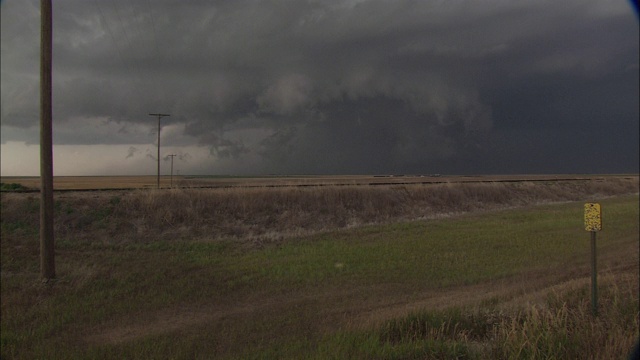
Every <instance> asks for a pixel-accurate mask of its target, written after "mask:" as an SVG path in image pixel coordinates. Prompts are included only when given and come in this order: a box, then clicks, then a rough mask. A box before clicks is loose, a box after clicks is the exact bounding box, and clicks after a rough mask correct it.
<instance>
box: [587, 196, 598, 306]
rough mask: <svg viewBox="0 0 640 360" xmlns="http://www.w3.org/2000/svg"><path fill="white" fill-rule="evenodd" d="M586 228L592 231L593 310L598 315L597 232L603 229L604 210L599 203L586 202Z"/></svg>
mask: <svg viewBox="0 0 640 360" xmlns="http://www.w3.org/2000/svg"><path fill="white" fill-rule="evenodd" d="M584 229H585V230H587V231H589V232H591V311H592V312H593V315H594V316H596V315H598V283H597V281H598V272H597V269H596V233H597V232H598V231H601V230H602V210H601V209H600V204H598V203H586V204H584Z"/></svg>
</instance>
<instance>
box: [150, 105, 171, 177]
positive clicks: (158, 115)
mask: <svg viewBox="0 0 640 360" xmlns="http://www.w3.org/2000/svg"><path fill="white" fill-rule="evenodd" d="M149 116H157V117H158V189H160V118H162V117H164V116H171V115H169V114H149Z"/></svg>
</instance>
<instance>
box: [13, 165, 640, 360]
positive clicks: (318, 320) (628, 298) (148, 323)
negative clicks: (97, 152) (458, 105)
mask: <svg viewBox="0 0 640 360" xmlns="http://www.w3.org/2000/svg"><path fill="white" fill-rule="evenodd" d="M3 181H4V179H3ZM637 192H638V178H637V176H631V177H605V178H600V179H595V180H577V181H563V182H555V181H535V182H533V181H530V182H526V181H525V182H520V183H511V182H505V183H500V182H495V183H466V184H459V183H448V184H433V185H402V186H373V187H366V186H339V187H332V186H325V187H303V188H255V187H252V188H224V189H179V190H178V189H174V190H164V191H154V190H144V191H143V190H138V191H118V192H107V193H104V192H99V193H94V192H71V193H70V192H65V193H58V194H56V215H57V217H56V219H57V220H56V239H57V263H58V280H56V281H55V282H53V283H50V284H47V285H42V284H40V283H39V281H38V241H37V216H38V206H37V204H38V201H37V194H32V193H26V194H25V193H11V194H9V193H3V194H2V241H1V244H2V358H3V359H4V358H214V357H215V358H381V359H382V358H418V359H420V358H456V357H458V358H487V357H491V358H532V357H537V358H540V357H542V358H545V354H546V358H549V357H556V358H572V357H575V355H576V354H577V353H576V351H581V352H580V354H583V355H584V354H591V356H592V357H593V358H602V354H618V355H619V356H618V357H621V356H624V352H625V351H626V349H627V348H628V347H630V344H631V343H632V342H633V340H634V338H637V334H638V330H637V329H638V296H637V288H638V285H637V284H638V222H637V219H638V197H637ZM593 200H598V201H600V202H602V204H603V208H604V214H605V231H603V232H602V233H601V234H600V237H599V251H600V268H601V284H602V285H601V297H602V299H601V303H602V313H601V315H600V317H599V318H593V317H591V316H590V314H589V311H588V310H589V305H588V274H589V270H588V252H589V249H588V234H587V233H586V232H585V231H584V230H583V229H582V202H583V201H593ZM526 324H529V325H531V324H534V325H535V326H536V328H526V327H523V326H524V325H526ZM525 344H526V346H525ZM587 357H589V356H587Z"/></svg>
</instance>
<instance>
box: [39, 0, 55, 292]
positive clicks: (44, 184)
mask: <svg viewBox="0 0 640 360" xmlns="http://www.w3.org/2000/svg"><path fill="white" fill-rule="evenodd" d="M52 18H53V14H52V9H51V0H40V274H41V276H42V279H43V280H44V281H48V280H51V279H54V278H55V277H56V264H55V245H54V241H53V240H54V239H53V136H52V128H53V125H52V117H53V111H52V102H51V78H52V65H51V59H52V53H53V51H52V47H53V44H52V32H53V31H52V29H53V21H52Z"/></svg>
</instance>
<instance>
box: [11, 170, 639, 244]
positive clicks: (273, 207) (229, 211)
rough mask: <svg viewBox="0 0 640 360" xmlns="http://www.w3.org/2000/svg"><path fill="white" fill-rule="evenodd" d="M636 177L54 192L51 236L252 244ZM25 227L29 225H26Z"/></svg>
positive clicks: (589, 191) (600, 190)
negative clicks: (238, 241)
mask: <svg viewBox="0 0 640 360" xmlns="http://www.w3.org/2000/svg"><path fill="white" fill-rule="evenodd" d="M637 192H638V180H637V178H627V179H625V178H609V179H606V180H590V181H574V182H571V181H568V182H567V181H565V182H522V183H498V182H496V183H466V184H465V183H450V184H433V185H406V186H336V187H333V186H323V187H302V188H300V187H292V188H226V189H172V190H168V189H167V190H137V191H122V192H108V193H99V192H91V193H83V192H75V193H57V194H56V196H55V198H56V213H55V219H56V220H55V222H56V223H55V224H56V225H55V227H56V232H57V237H62V238H65V237H72V238H74V239H75V240H81V239H83V238H85V239H87V240H88V239H90V240H91V241H96V240H98V241H102V242H111V243H115V242H119V241H124V240H127V241H128V240H131V239H135V241H149V240H153V239H158V238H164V239H172V238H175V239H180V238H189V239H209V240H210V239H239V240H242V241H246V242H247V243H253V244H261V243H265V242H273V241H280V240H282V239H283V238H287V237H290V236H291V235H301V234H310V233H316V232H320V231H326V230H330V229H336V228H348V227H355V226H361V225H365V224H381V223H390V222H397V221H407V220H414V219H428V218H439V217H446V216H451V215H453V214H462V213H466V212H473V211H491V210H497V209H504V208H513V207H522V206H528V205H534V204H540V203H547V202H563V201H578V200H592V199H597V198H602V197H607V196H613V195H621V194H629V193H637ZM38 206H39V203H38V195H37V194H6V193H5V194H3V195H2V216H3V218H4V219H3V220H7V222H15V221H14V220H16V221H18V220H17V219H12V217H19V218H20V219H19V221H21V222H26V224H25V225H29V224H30V225H32V226H25V228H24V231H34V227H35V226H37V221H38V211H37V209H38ZM29 229H30V230H29Z"/></svg>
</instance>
